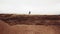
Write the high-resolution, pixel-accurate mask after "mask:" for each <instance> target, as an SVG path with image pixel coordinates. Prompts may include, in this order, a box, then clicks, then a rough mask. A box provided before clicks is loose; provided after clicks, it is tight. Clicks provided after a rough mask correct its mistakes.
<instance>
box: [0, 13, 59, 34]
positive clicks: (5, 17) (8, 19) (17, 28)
mask: <svg viewBox="0 0 60 34" xmlns="http://www.w3.org/2000/svg"><path fill="white" fill-rule="evenodd" d="M0 34H60V15H16V14H0Z"/></svg>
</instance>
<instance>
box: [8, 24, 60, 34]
mask: <svg viewBox="0 0 60 34" xmlns="http://www.w3.org/2000/svg"><path fill="white" fill-rule="evenodd" d="M9 34H60V29H59V27H57V26H44V25H14V26H11V27H10V29H9Z"/></svg>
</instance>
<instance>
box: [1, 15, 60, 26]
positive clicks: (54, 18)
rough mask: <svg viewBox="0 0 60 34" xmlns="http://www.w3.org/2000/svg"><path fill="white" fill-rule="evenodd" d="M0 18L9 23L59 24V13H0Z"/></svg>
mask: <svg viewBox="0 0 60 34" xmlns="http://www.w3.org/2000/svg"><path fill="white" fill-rule="evenodd" d="M0 20H2V21H4V22H6V23H8V24H10V25H16V24H25V25H60V15H22V14H21V15H17V14H0Z"/></svg>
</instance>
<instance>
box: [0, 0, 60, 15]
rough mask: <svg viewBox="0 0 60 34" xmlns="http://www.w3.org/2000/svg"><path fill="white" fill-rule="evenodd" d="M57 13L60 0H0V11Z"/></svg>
mask: <svg viewBox="0 0 60 34" xmlns="http://www.w3.org/2000/svg"><path fill="white" fill-rule="evenodd" d="M29 11H31V14H43V15H45V14H46V15H50V14H56V15H57V14H58V15H60V0H0V13H16V14H28V12H29Z"/></svg>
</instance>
